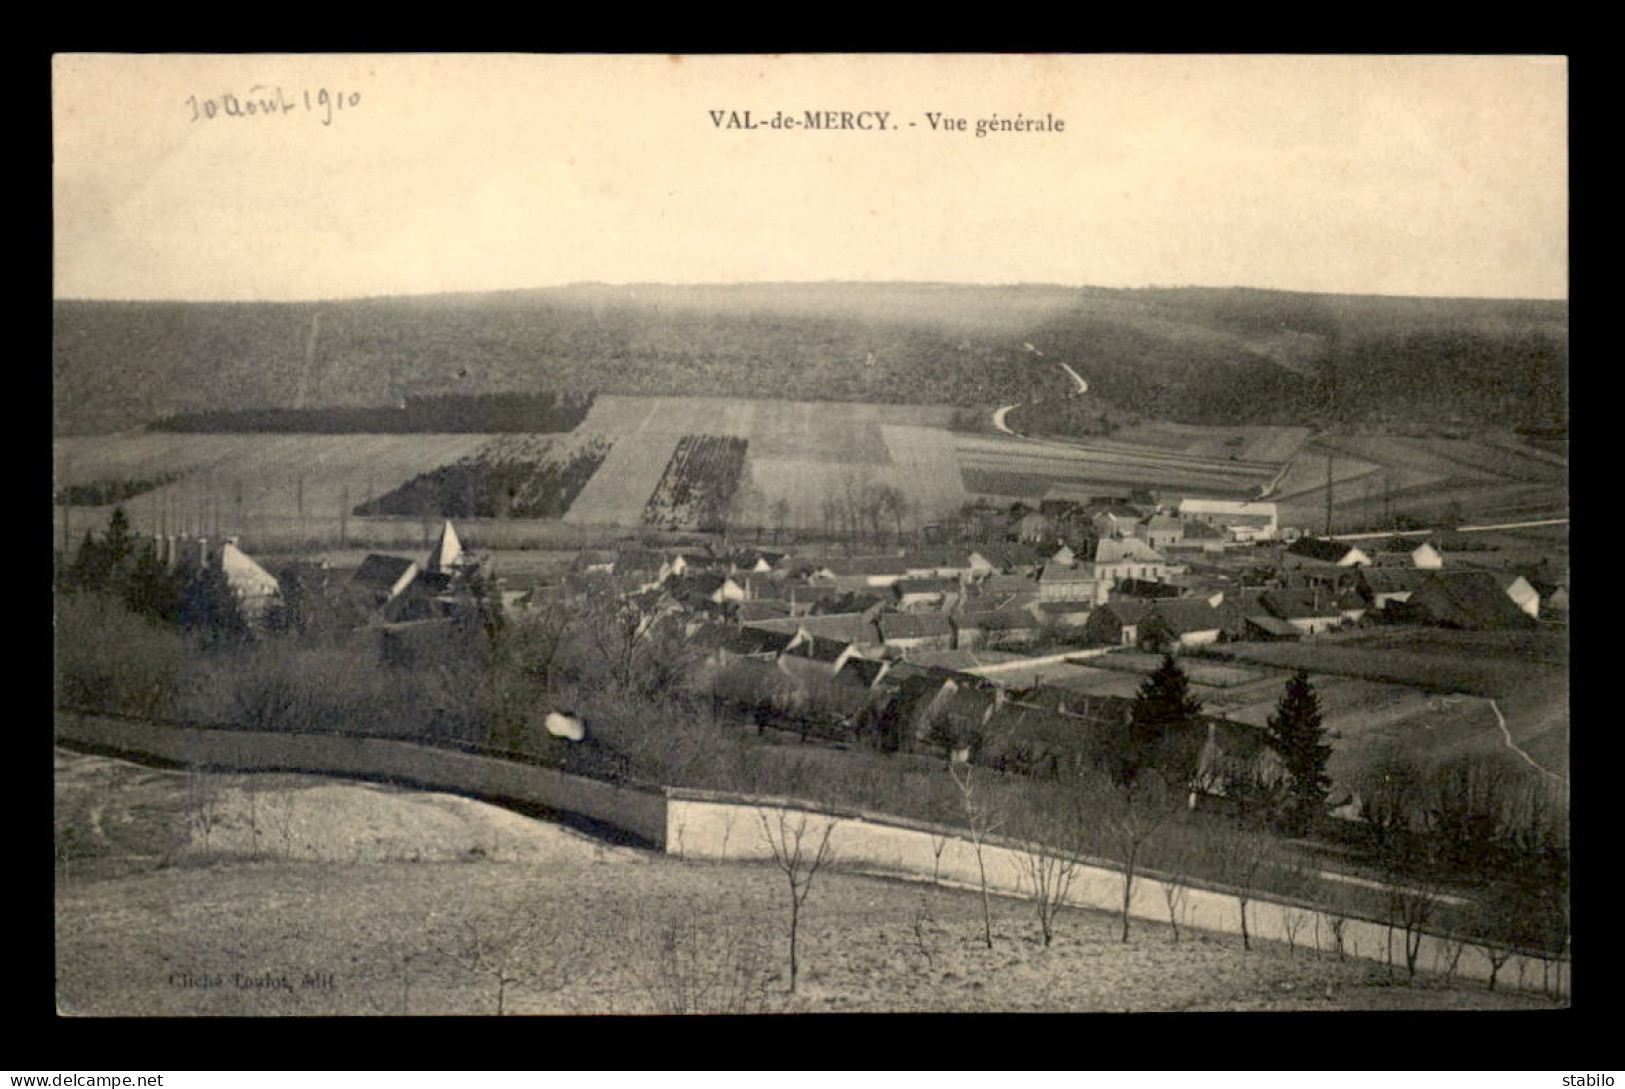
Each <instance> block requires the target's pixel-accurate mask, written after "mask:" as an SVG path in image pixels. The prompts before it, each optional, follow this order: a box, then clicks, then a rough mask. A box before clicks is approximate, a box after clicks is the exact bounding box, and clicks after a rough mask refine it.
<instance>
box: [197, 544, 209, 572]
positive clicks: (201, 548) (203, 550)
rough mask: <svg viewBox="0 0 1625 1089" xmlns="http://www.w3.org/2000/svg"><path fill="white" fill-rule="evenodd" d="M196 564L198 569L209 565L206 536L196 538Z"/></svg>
mask: <svg viewBox="0 0 1625 1089" xmlns="http://www.w3.org/2000/svg"><path fill="white" fill-rule="evenodd" d="M197 565H198V570H200V571H201V570H203V569H204V568H206V567H208V566H209V539H208V538H207V537H199V538H198V539H197Z"/></svg>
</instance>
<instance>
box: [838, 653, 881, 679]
mask: <svg viewBox="0 0 1625 1089" xmlns="http://www.w3.org/2000/svg"><path fill="white" fill-rule="evenodd" d="M885 668H886V663H885V662H877V661H875V660H874V659H873V658H861V657H859V656H858V655H856V654H854V655H853V656H852V657H850V658H848V659H847V660H846V662H845V664H844V665H842V666H841V673H840V675H841V676H843V677H851V678H852V679H853V680H856V681H858V682H860V683H861V684H863V685H865V686H868V685H872V684H874V683H875V681H876V679H878V678H879V676H880V671H881V670H883V669H885Z"/></svg>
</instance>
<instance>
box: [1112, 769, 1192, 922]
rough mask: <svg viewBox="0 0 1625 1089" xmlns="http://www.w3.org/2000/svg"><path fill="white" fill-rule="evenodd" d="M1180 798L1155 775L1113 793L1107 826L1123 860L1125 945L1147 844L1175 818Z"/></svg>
mask: <svg viewBox="0 0 1625 1089" xmlns="http://www.w3.org/2000/svg"><path fill="white" fill-rule="evenodd" d="M1176 800H1177V799H1176V798H1175V797H1174V796H1173V794H1172V792H1170V791H1169V789H1168V788H1167V787H1166V786H1165V785H1164V783H1163V781H1162V780H1161V779H1160V778H1159V777H1158V776H1155V775H1141V776H1136V777H1135V778H1134V779H1133V780H1131V781H1129V782H1127V783H1123V782H1121V781H1119V785H1118V786H1117V787H1116V789H1114V790H1113V791H1112V807H1111V810H1110V814H1111V815H1110V816H1109V817H1108V818H1107V825H1108V827H1109V828H1110V829H1111V831H1112V835H1113V836H1114V837H1115V838H1116V840H1117V844H1118V848H1119V852H1120V854H1121V855H1122V859H1123V938H1122V940H1123V941H1125V942H1126V941H1128V936H1129V917H1130V908H1131V907H1132V904H1133V900H1134V879H1135V877H1136V876H1137V875H1138V867H1139V863H1140V859H1141V855H1142V853H1143V852H1144V850H1145V847H1146V844H1147V843H1149V842H1150V841H1151V838H1152V837H1153V836H1155V835H1156V834H1157V832H1158V831H1159V830H1160V829H1161V828H1162V825H1163V823H1164V822H1165V821H1166V820H1167V819H1168V817H1169V816H1170V815H1171V814H1172V812H1173V808H1174V804H1175V802H1176Z"/></svg>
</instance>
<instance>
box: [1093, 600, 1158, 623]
mask: <svg viewBox="0 0 1625 1089" xmlns="http://www.w3.org/2000/svg"><path fill="white" fill-rule="evenodd" d="M1100 615H1104V616H1106V617H1108V618H1110V619H1113V620H1116V621H1117V622H1118V623H1119V624H1138V623H1139V622H1140V621H1142V620H1144V619H1145V618H1146V617H1147V616H1150V615H1151V602H1149V601H1136V600H1134V599H1131V598H1130V599H1122V600H1118V601H1108V602H1106V604H1104V605H1102V606H1101V607H1100V608H1098V609H1096V610H1095V611H1094V613H1093V614H1091V619H1092V618H1093V617H1094V616H1100Z"/></svg>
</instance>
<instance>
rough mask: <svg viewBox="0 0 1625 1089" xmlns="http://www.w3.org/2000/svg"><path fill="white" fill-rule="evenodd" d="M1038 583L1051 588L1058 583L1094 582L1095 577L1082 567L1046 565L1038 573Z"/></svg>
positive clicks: (1056, 564)
mask: <svg viewBox="0 0 1625 1089" xmlns="http://www.w3.org/2000/svg"><path fill="white" fill-rule="evenodd" d="M1038 581H1039V582H1040V583H1041V584H1047V585H1051V586H1053V585H1056V584H1058V583H1078V582H1094V581H1095V576H1094V573H1093V572H1091V571H1089V570H1087V569H1085V568H1082V567H1067V566H1065V565H1064V564H1058V563H1046V564H1045V565H1044V566H1043V568H1042V569H1040V570H1039V572H1038Z"/></svg>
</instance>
